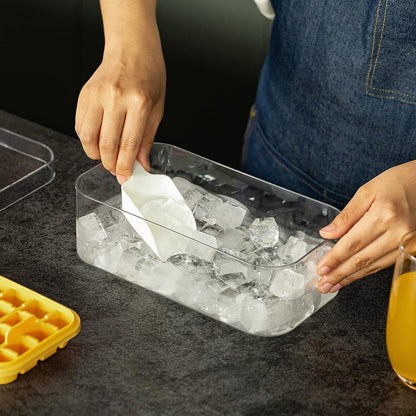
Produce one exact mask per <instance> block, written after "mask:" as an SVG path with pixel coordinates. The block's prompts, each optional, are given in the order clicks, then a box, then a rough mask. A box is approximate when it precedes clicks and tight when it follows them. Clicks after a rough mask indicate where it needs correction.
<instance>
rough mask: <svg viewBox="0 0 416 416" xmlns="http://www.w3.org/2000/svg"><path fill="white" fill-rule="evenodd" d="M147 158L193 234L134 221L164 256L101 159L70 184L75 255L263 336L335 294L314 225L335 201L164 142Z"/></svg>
mask: <svg viewBox="0 0 416 416" xmlns="http://www.w3.org/2000/svg"><path fill="white" fill-rule="evenodd" d="M150 163H151V171H152V173H162V174H166V175H168V176H170V177H171V178H172V179H173V180H174V182H175V184H176V185H177V187H178V189H179V190H180V192H181V193H182V194H183V196H184V198H185V200H186V201H187V203H188V205H189V207H190V208H191V209H192V211H193V213H194V216H195V219H196V223H197V231H196V232H195V234H194V235H189V233H185V232H184V233H182V232H180V230H179V231H178V230H173V229H171V228H169V227H165V226H163V225H161V224H159V223H157V222H155V221H148V220H145V219H141V220H142V221H147V224H148V225H149V226H150V227H153V228H152V229H153V230H155V231H157V234H158V235H159V236H163V237H162V238H160V239H161V240H163V241H162V242H163V243H166V247H167V248H168V250H172V251H171V253H170V255H169V256H167V260H165V261H162V260H161V259H160V258H159V257H157V256H156V255H155V254H154V253H153V251H152V250H151V249H150V248H149V247H148V246H147V245H146V243H145V242H144V241H143V240H142V239H141V238H140V236H139V235H138V234H137V233H136V232H135V231H134V229H133V228H132V227H131V226H130V224H129V221H127V219H126V216H127V217H128V216H129V215H133V214H131V213H127V212H123V210H122V201H121V190H120V185H119V184H118V183H117V181H116V179H115V178H114V176H112V175H111V174H110V173H108V172H107V171H106V170H105V169H104V168H103V167H102V165H98V166H96V167H94V168H92V169H90V170H88V171H87V172H85V173H83V174H81V175H80V176H79V177H78V179H77V181H76V185H75V188H76V196H77V251H78V255H79V256H80V257H81V259H82V260H84V261H85V262H87V263H89V264H91V265H94V266H96V267H98V268H101V269H104V270H106V271H108V272H110V273H113V274H115V275H117V276H119V277H121V278H123V279H126V280H129V281H131V282H133V283H135V284H138V285H140V286H142V287H144V288H147V289H149V290H152V291H154V292H157V293H159V294H161V295H163V296H165V297H167V298H169V299H172V300H174V301H176V302H178V303H180V304H183V305H185V306H187V307H189V308H191V309H194V310H196V311H198V312H200V313H203V314H205V315H208V316H210V317H212V318H214V319H217V320H219V321H221V322H224V323H226V324H228V325H230V326H232V327H234V328H237V329H239V330H242V331H244V332H246V333H249V334H256V335H261V336H276V335H282V334H284V333H287V332H289V331H291V330H292V329H294V328H295V327H296V326H298V325H299V324H300V323H301V322H303V321H304V320H305V319H307V318H308V317H309V316H310V315H311V314H313V313H314V312H316V311H317V310H318V309H320V308H321V307H322V306H324V305H325V304H326V303H327V302H329V301H330V300H331V299H333V298H334V297H335V296H336V293H329V294H326V295H322V294H321V293H320V292H319V291H318V289H317V283H318V280H319V276H318V275H317V274H316V271H315V270H316V265H317V263H318V261H319V260H320V258H321V257H322V256H323V255H324V254H325V253H326V252H327V251H328V250H329V249H330V248H331V247H332V245H333V242H329V241H324V240H323V239H322V238H320V236H319V232H318V231H319V229H320V228H322V227H323V226H325V225H326V224H328V223H330V222H331V221H332V220H333V218H334V217H335V216H336V215H337V214H338V213H339V211H338V210H337V209H336V208H334V207H332V206H329V205H327V204H324V203H321V202H318V201H316V200H313V199H310V198H308V197H305V196H302V195H299V194H297V193H294V192H291V191H289V190H286V189H284V188H281V187H278V186H276V185H273V184H271V183H268V182H265V181H262V180H260V179H257V178H254V177H252V176H249V175H246V174H244V173H241V172H239V171H236V170H234V169H231V168H228V167H226V166H223V165H221V164H218V163H215V162H213V161H211V160H208V159H205V158H203V157H200V156H197V155H195V154H193V153H190V152H188V151H186V150H183V149H180V148H178V147H175V146H172V145H168V144H163V143H154V145H153V147H152V150H151V153H150ZM139 219H140V218H139Z"/></svg>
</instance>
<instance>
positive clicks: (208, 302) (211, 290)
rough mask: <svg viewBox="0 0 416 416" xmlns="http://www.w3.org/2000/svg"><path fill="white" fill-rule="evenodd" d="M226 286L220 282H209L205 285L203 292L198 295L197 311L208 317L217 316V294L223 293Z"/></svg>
mask: <svg viewBox="0 0 416 416" xmlns="http://www.w3.org/2000/svg"><path fill="white" fill-rule="evenodd" d="M226 288H227V286H226V285H225V284H224V283H222V282H220V281H214V280H211V281H210V282H209V284H207V285H206V287H205V290H203V291H201V292H200V293H199V295H198V299H197V302H196V303H197V305H198V307H199V309H200V310H201V311H202V312H204V313H207V314H209V315H218V314H219V304H218V299H219V294H220V293H221V292H222V291H224V290H225V289H226Z"/></svg>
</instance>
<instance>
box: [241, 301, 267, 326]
mask: <svg viewBox="0 0 416 416" xmlns="http://www.w3.org/2000/svg"><path fill="white" fill-rule="evenodd" d="M241 324H242V325H243V327H244V328H245V329H246V330H247V331H248V332H250V333H253V334H255V333H258V332H266V331H267V330H268V327H269V314H268V311H267V307H266V304H265V303H264V301H263V300H262V299H255V298H247V299H246V300H245V302H244V304H243V305H242V314H241Z"/></svg>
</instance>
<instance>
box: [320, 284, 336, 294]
mask: <svg viewBox="0 0 416 416" xmlns="http://www.w3.org/2000/svg"><path fill="white" fill-rule="evenodd" d="M332 288H333V285H332V284H331V283H329V282H326V283H324V284H323V285H322V286H320V288H319V290H320V291H321V292H322V293H328V292H329V291H330V290H331V289H332Z"/></svg>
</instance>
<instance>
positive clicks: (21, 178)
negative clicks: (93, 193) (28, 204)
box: [0, 128, 55, 212]
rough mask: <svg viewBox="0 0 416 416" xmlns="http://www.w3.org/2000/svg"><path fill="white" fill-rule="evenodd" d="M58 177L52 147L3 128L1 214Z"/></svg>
mask: <svg viewBox="0 0 416 416" xmlns="http://www.w3.org/2000/svg"><path fill="white" fill-rule="evenodd" d="M54 177H55V158H54V154H53V151H52V150H51V149H50V148H49V147H48V146H46V145H44V144H43V143H39V142H37V141H35V140H32V139H29V138H27V137H24V136H21V135H19V134H16V133H14V132H11V131H8V130H5V129H3V128H0V212H1V211H3V210H5V209H6V208H8V207H10V206H11V205H13V204H14V203H16V202H18V201H20V200H21V199H23V198H25V197H26V196H28V195H30V194H32V193H33V192H35V191H37V190H38V189H40V188H42V187H43V186H45V185H47V184H48V183H50V182H52V180H53V179H54Z"/></svg>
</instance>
